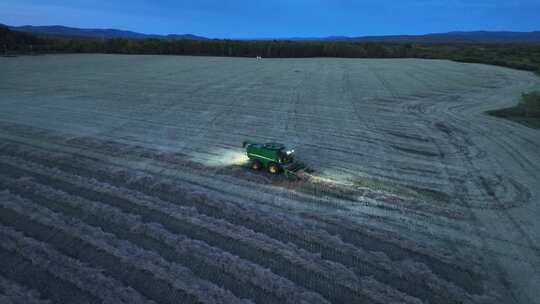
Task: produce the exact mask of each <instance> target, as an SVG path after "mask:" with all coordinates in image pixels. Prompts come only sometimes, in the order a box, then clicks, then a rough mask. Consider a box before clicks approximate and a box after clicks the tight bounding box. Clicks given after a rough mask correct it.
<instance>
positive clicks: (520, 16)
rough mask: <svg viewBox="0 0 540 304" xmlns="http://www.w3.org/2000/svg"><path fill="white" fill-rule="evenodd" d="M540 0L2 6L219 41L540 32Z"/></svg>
mask: <svg viewBox="0 0 540 304" xmlns="http://www.w3.org/2000/svg"><path fill="white" fill-rule="evenodd" d="M538 12H540V0H523V1H519V0H516V1H512V0H506V1H503V0H471V1H466V0H447V1H444V0H402V1H388V0H365V1H353V0H312V1H308V0H274V1H257V0H231V1H227V0H221V1H217V0H198V1H183V0H177V1H174V0H161V1H159V0H155V1H150V0H117V1H97V0H96V1H91V0H72V1H58V0H48V1H35V0H2V1H0V23H5V24H9V25H26V24H30V25H58V24H60V25H67V26H74V27H91V28H117V29H125V30H132V31H138V32H143V33H152V34H168V33H175V34H183V33H190V34H197V35H203V36H207V37H212V38H272V37H275V38H284V37H320V36H332V35H345V36H364V35H388V34H424V33H433V32H447V31H456V30H510V31H533V30H540V15H539V14H538Z"/></svg>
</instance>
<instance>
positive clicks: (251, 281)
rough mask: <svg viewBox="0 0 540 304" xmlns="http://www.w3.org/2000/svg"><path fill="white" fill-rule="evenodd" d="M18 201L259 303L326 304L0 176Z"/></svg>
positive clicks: (222, 257) (134, 223)
mask: <svg viewBox="0 0 540 304" xmlns="http://www.w3.org/2000/svg"><path fill="white" fill-rule="evenodd" d="M2 184H4V185H6V186H7V187H8V188H9V190H10V191H11V192H13V193H15V194H17V195H20V196H22V197H26V198H28V199H31V200H33V201H35V202H40V203H43V204H44V205H46V206H47V208H50V209H51V210H53V211H56V212H60V213H63V214H65V215H69V216H72V217H75V218H80V219H81V220H82V221H84V222H86V223H88V224H91V225H93V226H99V227H100V228H101V229H103V230H104V231H105V232H110V233H114V234H115V235H116V236H118V237H122V238H124V239H126V240H129V241H130V242H133V243H134V244H137V245H138V246H141V247H144V248H146V249H149V250H150V249H154V250H156V251H157V252H158V253H159V254H160V255H161V256H162V257H164V258H165V257H166V258H167V259H168V260H170V261H174V262H181V263H182V264H183V265H185V266H186V267H189V268H190V269H191V270H192V271H193V272H194V273H195V274H197V275H198V276H199V277H202V278H204V279H207V280H210V281H212V282H214V283H215V284H217V285H220V286H224V287H226V288H227V289H229V290H231V291H232V292H233V293H235V294H237V295H238V296H239V297H240V296H244V297H247V298H250V299H253V300H254V301H255V302H257V303H302V302H306V303H325V302H326V301H324V300H323V299H322V298H321V297H320V296H318V295H317V294H314V293H310V292H308V291H306V290H304V289H302V288H299V287H298V286H296V285H295V284H293V283H292V282H290V281H288V280H286V279H284V278H282V277H279V276H276V275H275V274H273V273H272V272H271V271H269V270H268V269H263V268H261V267H260V266H259V265H256V264H253V263H251V262H249V261H246V260H242V259H240V258H238V257H237V256H234V255H231V254H229V253H227V252H224V251H221V250H219V249H218V248H214V247H210V246H208V245H207V244H205V243H204V242H200V241H195V240H192V239H189V238H187V237H186V236H184V235H179V234H174V233H171V232H169V231H168V230H166V229H164V228H163V227H162V225H161V224H159V223H149V222H144V221H143V220H142V219H141V216H138V215H133V214H126V213H124V212H122V211H121V210H119V209H117V208H114V207H111V206H109V205H107V204H102V203H98V202H94V201H89V200H86V199H82V198H80V197H77V196H72V195H69V194H66V193H64V192H61V191H57V190H55V189H52V188H50V187H47V186H44V185H41V184H38V183H35V182H32V181H31V180H28V179H21V180H9V179H7V178H2V175H0V185H2Z"/></svg>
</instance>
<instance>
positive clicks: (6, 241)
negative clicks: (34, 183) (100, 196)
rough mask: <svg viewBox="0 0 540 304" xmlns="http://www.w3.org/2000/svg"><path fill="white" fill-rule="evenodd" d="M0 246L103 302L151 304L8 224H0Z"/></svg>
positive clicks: (137, 294)
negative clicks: (7, 225)
mask: <svg viewBox="0 0 540 304" xmlns="http://www.w3.org/2000/svg"><path fill="white" fill-rule="evenodd" d="M0 240H1V242H0V246H1V247H2V248H3V249H4V250H8V251H12V252H16V253H18V254H20V256H22V257H23V258H26V259H28V260H31V261H32V263H34V264H35V265H39V266H38V267H40V268H45V269H46V271H47V272H49V273H50V274H52V275H54V276H57V277H58V278H59V279H61V280H64V281H68V282H71V283H72V284H74V285H76V286H77V287H78V288H80V289H81V290H84V291H85V292H88V293H89V294H91V295H92V296H94V297H96V298H99V299H100V300H101V301H102V303H104V304H114V303H134V304H135V303H148V304H151V303H155V302H152V301H148V300H147V299H145V298H144V297H142V296H141V295H140V294H139V293H138V292H137V291H135V290H133V289H132V288H129V287H125V286H123V285H122V284H121V283H120V282H118V281H116V280H113V279H111V278H108V277H106V276H104V275H103V274H102V272H101V271H100V270H98V269H94V268H90V267H87V266H86V265H84V264H82V263H81V262H80V261H77V260H75V259H73V258H70V257H67V256H65V255H62V254H61V253H59V252H58V251H56V250H55V249H53V248H51V247H50V246H49V245H48V244H46V243H43V242H39V241H36V240H34V239H31V238H28V237H25V236H24V234H22V233H21V232H18V231H16V230H15V229H13V228H11V227H6V226H0Z"/></svg>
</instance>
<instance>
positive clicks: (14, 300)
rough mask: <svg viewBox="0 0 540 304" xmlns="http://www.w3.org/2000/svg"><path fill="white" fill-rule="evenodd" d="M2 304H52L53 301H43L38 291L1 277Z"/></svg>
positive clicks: (0, 297) (0, 298)
mask: <svg viewBox="0 0 540 304" xmlns="http://www.w3.org/2000/svg"><path fill="white" fill-rule="evenodd" d="M0 303H6V304H50V303H51V301H49V300H45V299H42V298H41V295H40V294H39V292H38V291H36V290H34V289H30V288H28V287H26V286H24V285H21V284H19V283H17V282H15V281H11V280H8V279H6V278H5V277H3V276H1V275H0Z"/></svg>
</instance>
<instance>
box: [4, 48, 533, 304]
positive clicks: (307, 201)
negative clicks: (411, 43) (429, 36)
mask: <svg viewBox="0 0 540 304" xmlns="http://www.w3.org/2000/svg"><path fill="white" fill-rule="evenodd" d="M538 88H540V78H538V77H536V76H534V75H533V74H532V73H527V72H522V71H515V70H510V69H506V68H501V67H493V66H486V65H476V64H464V63H454V62H449V61H439V60H412V59H400V60H374V59H369V60H349V59H263V60H255V59H248V58H245V59H241V58H213V57H175V56H114V55H62V56H36V57H19V58H0V109H1V111H0V302H7V303H47V302H50V303H251V302H253V303H540V291H539V290H538V288H537V286H540V246H538V244H539V242H540V221H539V220H538V219H539V218H540V206H539V204H538V203H539V201H540V131H539V130H535V129H529V128H526V127H524V126H522V125H519V124H516V123H513V122H510V121H506V120H502V119H497V118H494V117H491V116H488V115H485V114H484V112H485V111H487V110H492V109H497V108H503V107H507V106H510V105H513V104H515V103H517V102H518V101H519V98H520V94H521V93H522V92H526V91H529V90H532V89H538ZM246 139H250V140H254V141H262V142H266V141H278V142H283V143H285V144H287V145H290V146H294V147H295V150H296V153H297V157H298V158H299V159H300V160H302V161H304V162H305V163H307V164H309V166H310V167H311V168H312V169H314V170H315V172H314V173H313V176H311V177H309V178H306V179H304V180H302V181H299V182H289V181H287V180H285V179H284V178H283V177H274V176H270V175H269V174H266V173H261V172H252V171H250V170H249V169H246V168H245V167H243V164H244V163H245V156H244V154H243V153H242V152H243V151H242V148H241V143H242V141H243V140H246Z"/></svg>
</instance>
